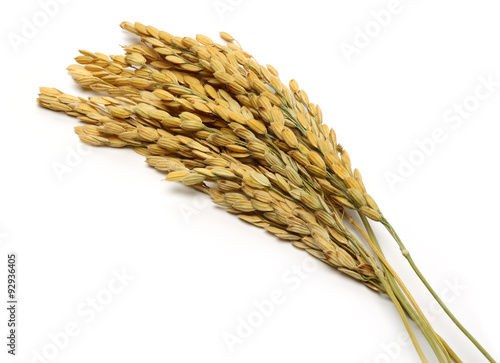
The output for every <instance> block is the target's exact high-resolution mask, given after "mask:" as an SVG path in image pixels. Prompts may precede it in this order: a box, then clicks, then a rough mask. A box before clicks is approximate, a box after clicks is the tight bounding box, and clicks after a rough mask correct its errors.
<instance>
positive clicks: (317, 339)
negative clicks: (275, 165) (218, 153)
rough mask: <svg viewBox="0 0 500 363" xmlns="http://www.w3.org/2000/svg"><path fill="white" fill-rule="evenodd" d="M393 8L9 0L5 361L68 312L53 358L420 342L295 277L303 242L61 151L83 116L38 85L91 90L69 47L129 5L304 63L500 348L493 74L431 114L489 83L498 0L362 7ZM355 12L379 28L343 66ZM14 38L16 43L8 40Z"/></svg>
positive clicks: (372, 186) (132, 168)
mask: <svg viewBox="0 0 500 363" xmlns="http://www.w3.org/2000/svg"><path fill="white" fill-rule="evenodd" d="M221 4H227V7H226V8H225V10H224V9H223V8H221V6H222V5H221ZM216 5H218V6H219V7H220V8H219V11H217V9H216ZM389 8H390V6H389V2H388V1H365V0H363V1H355V2H351V1H334V2H327V1H261V0H258V1H257V0H253V1H250V0H240V1H237V0H222V1H213V0H205V1H201V0H199V1H195V0H191V1H185V2H181V1H170V0H166V1H161V2H153V1H148V0H142V1H139V2H132V1H120V2H105V1H94V0H89V1H76V0H75V1H69V2H67V3H65V4H60V5H58V7H57V8H54V7H52V8H51V11H50V12H51V14H50V15H47V16H45V18H46V19H45V20H47V21H46V24H40V22H42V23H43V21H44V16H43V15H40V13H39V12H41V11H44V10H43V7H42V5H41V3H40V2H37V1H33V0H26V1H22V2H12V1H11V2H8V3H6V4H4V6H3V9H2V12H1V15H0V24H1V31H0V33H1V35H2V36H1V42H2V53H1V57H0V62H1V66H2V73H1V87H0V102H1V110H2V121H1V122H2V127H1V130H0V155H1V156H0V157H1V172H0V173H1V174H0V175H1V181H0V186H1V188H0V257H1V258H0V271H1V272H0V280H1V282H2V283H1V284H0V286H1V291H2V292H1V293H0V296H2V301H4V300H6V297H5V295H6V294H5V291H6V284H5V280H6V255H7V253H8V252H16V253H17V254H18V260H19V265H18V267H19V274H18V279H19V290H18V297H19V300H20V306H19V320H20V321H19V324H20V329H19V333H20V337H19V347H18V348H19V351H18V356H17V357H15V358H11V357H8V356H7V354H6V352H5V350H6V348H5V344H4V342H5V339H4V338H3V336H4V332H6V322H5V320H6V319H7V315H6V314H5V309H4V308H2V309H1V310H2V311H3V313H2V314H0V318H1V319H0V331H1V332H2V333H1V334H2V340H1V344H0V345H1V346H2V347H3V348H2V349H1V352H0V356H1V361H2V362H4V361H7V360H8V361H12V362H33V361H36V362H39V361H38V360H33V357H34V352H42V353H43V351H44V349H45V350H46V351H50V344H51V340H50V334H56V333H57V332H60V331H62V330H64V329H65V326H66V325H67V324H68V323H70V322H74V323H75V324H76V325H77V326H78V328H79V334H78V336H76V337H72V338H71V339H70V341H69V342H68V343H67V344H65V346H64V347H63V348H61V349H59V350H58V352H57V356H56V357H55V358H53V359H48V360H47V361H48V362H72V363H78V362H89V361H92V362H109V361H113V362H115V361H117V362H137V361H165V362H170V361H172V362H197V361H198V362H275V361H287V362H304V361H314V362H347V363H351V362H353V363H368V362H370V363H371V362H376V363H388V362H418V357H417V355H416V353H415V351H414V349H413V348H412V346H409V345H406V346H403V347H402V346H401V344H400V343H398V339H397V338H398V336H399V335H400V334H401V333H403V332H404V327H403V325H402V323H401V321H400V319H399V316H398V314H397V312H396V310H395V308H394V307H393V305H392V304H391V302H390V301H389V300H388V299H385V298H383V297H382V296H380V295H377V294H375V293H373V292H371V291H370V290H368V289H367V288H365V287H364V286H362V285H361V284H358V283H357V282H356V281H354V280H352V279H349V278H346V277H345V276H343V275H342V274H340V273H338V272H336V271H334V270H332V269H330V268H329V267H328V266H326V265H321V264H317V265H316V269H315V270H314V271H312V272H310V273H308V274H305V275H303V278H298V280H299V281H300V286H299V285H298V284H297V283H296V282H297V280H294V281H295V283H292V282H291V281H290V280H289V279H290V278H291V276H295V279H297V276H298V275H292V274H293V272H291V271H292V270H291V269H292V268H293V266H299V267H300V266H302V264H303V263H310V262H306V261H310V260H311V259H310V258H309V257H308V255H307V254H306V253H304V252H303V251H300V250H297V249H295V248H293V247H292V246H291V245H289V244H287V243H284V242H281V241H278V240H277V239H275V238H274V237H273V236H271V235H269V234H268V233H265V232H264V231H263V230H259V229H257V228H254V227H253V226H250V225H247V224H245V223H243V222H240V221H238V220H237V219H236V218H235V217H234V216H233V215H230V214H228V213H226V212H224V211H223V210H222V209H220V208H217V207H215V206H213V205H212V204H210V203H209V201H208V200H207V199H206V198H202V197H200V196H198V195H197V194H195V193H193V192H191V191H190V190H187V188H184V187H183V186H182V185H177V184H173V183H167V182H165V181H162V179H163V175H162V174H160V173H158V172H157V171H155V170H154V169H152V168H149V167H147V165H146V164H145V163H144V158H143V157H142V156H140V155H138V154H135V153H134V152H132V151H131V150H113V149H107V148H93V149H92V150H91V152H90V153H85V155H83V156H82V157H81V158H80V157H75V155H73V154H72V150H73V151H74V150H79V145H80V143H79V141H78V139H77V137H76V135H75V134H74V132H73V126H75V125H77V124H78V123H77V120H76V119H72V118H70V117H68V116H66V115H64V114H60V113H54V112H51V111H48V110H45V109H42V108H40V107H37V105H36V103H35V98H36V95H37V92H38V87H39V86H52V87H56V88H58V89H60V90H62V91H65V92H67V93H71V94H77V95H86V92H85V91H83V90H81V89H78V87H76V86H75V84H73V81H72V80H71V78H70V77H69V76H68V75H67V72H66V70H65V68H66V67H67V66H68V65H70V64H72V63H74V61H73V57H74V56H76V55H78V52H77V50H78V49H87V50H91V51H98V52H103V53H106V54H121V48H120V46H119V45H124V44H130V42H131V41H135V39H134V38H133V37H131V36H129V35H128V34H126V33H125V32H124V31H123V30H122V29H121V28H120V27H119V24H120V22H121V21H123V20H129V21H140V22H142V23H144V24H146V25H154V26H156V27H157V28H159V29H162V30H166V31H168V32H170V33H172V34H174V35H180V36H193V37H194V35H195V34H197V33H202V34H205V35H208V36H210V37H212V38H213V39H218V31H221V30H224V31H227V32H229V33H231V34H232V35H233V36H234V37H236V38H237V39H238V40H239V41H240V42H241V44H242V45H243V47H244V48H245V49H246V50H248V51H249V52H251V53H252V54H253V55H254V56H255V57H256V59H257V60H258V61H259V62H260V63H262V64H267V63H269V64H272V65H273V66H275V67H276V68H277V69H278V70H279V71H280V75H281V78H282V80H283V81H284V82H285V83H287V82H288V80H289V79H291V78H296V79H297V80H298V81H299V84H300V86H301V88H303V89H305V90H306V91H307V92H308V94H309V97H310V99H311V101H312V102H315V103H318V104H320V105H321V106H322V108H323V113H324V116H325V120H326V123H327V124H328V125H330V126H332V127H334V128H335V130H336V131H337V135H338V138H339V140H340V142H341V143H342V145H343V146H344V147H345V148H346V149H347V150H348V151H349V153H350V155H351V158H352V160H353V164H354V165H355V166H356V167H358V168H359V169H360V170H361V172H362V174H363V176H364V179H365V184H366V185H367V186H368V189H369V192H370V193H371V194H372V195H373V196H374V197H375V198H376V199H377V201H378V202H379V204H380V206H381V207H382V209H383V211H384V214H385V215H386V217H387V218H388V219H389V220H390V221H391V222H392V223H393V225H394V226H395V227H396V229H397V230H398V231H399V233H400V235H401V236H402V238H403V239H404V241H405V242H406V244H407V247H408V248H409V249H410V251H411V252H412V253H413V256H414V259H415V260H416V261H417V264H419V266H420V267H421V270H422V271H423V272H424V273H425V275H426V276H427V277H428V279H429V281H430V282H431V284H432V285H433V286H434V287H435V289H436V290H437V291H438V292H439V293H443V294H445V295H446V296H447V297H448V298H449V300H450V301H451V302H450V304H449V306H450V308H451V309H452V310H453V311H454V312H455V313H456V315H457V317H458V318H459V319H460V320H461V321H462V322H463V323H464V325H465V326H466V327H468V329H469V330H470V331H471V332H472V333H473V334H474V335H475V336H476V337H477V338H478V340H479V341H480V342H481V343H483V345H484V346H485V347H487V348H488V350H489V351H490V353H491V354H492V355H493V356H494V357H496V358H498V357H500V351H499V348H498V342H499V341H500V334H499V332H498V325H499V323H500V315H499V312H498V267H497V266H498V255H499V253H500V247H499V245H500V239H499V237H498V236H499V235H498V218H499V217H500V213H499V207H498V205H499V202H500V194H499V193H498V191H497V186H498V185H499V182H500V177H499V166H498V165H499V164H498V158H499V156H500V155H499V150H498V135H499V132H500V126H499V120H500V89H499V87H498V86H496V88H494V91H493V92H492V93H491V94H490V97H489V98H487V99H485V100H483V101H480V102H479V105H478V107H477V109H476V110H475V111H474V112H471V113H470V116H469V117H468V118H464V119H463V123H462V124H461V125H460V126H459V127H457V128H455V129H454V128H452V125H453V124H450V123H447V122H446V121H445V119H444V116H443V114H444V113H445V112H447V110H448V109H450V108H452V107H453V106H454V105H455V104H458V105H459V104H462V103H463V101H464V99H466V97H469V100H471V98H470V97H474V92H475V89H476V87H477V86H478V85H479V84H480V83H479V82H480V81H479V77H483V78H485V79H487V78H488V77H491V78H492V79H494V80H497V81H500V41H499V40H500V39H499V37H500V22H499V21H498V14H499V10H500V8H499V6H498V3H497V2H496V1H493V0H476V1H451V0H447V1H439V2H435V1H430V0H419V1H409V0H401V2H400V3H399V6H397V10H399V13H397V14H393V15H392V16H391V18H390V19H389V20H388V21H387V24H385V25H386V26H385V27H383V28H382V29H380V32H379V34H374V33H373V32H375V33H377V28H376V25H373V21H374V20H373V19H374V15H373V13H372V11H375V12H378V13H379V12H380V11H384V10H387V9H389ZM391 9H392V8H391ZM45 11H46V10H45ZM34 18H35V19H34ZM26 21H28V22H32V21H38V23H39V26H37V32H36V34H24V35H23V24H25V22H26ZM366 26H368V28H370V27H372V28H370V29H371V31H372V33H371V34H372V36H370V37H369V39H368V41H366V39H365V44H364V48H358V52H357V53H356V54H354V55H353V56H352V57H351V61H350V62H349V61H348V59H347V57H346V56H345V54H344V53H343V52H342V48H341V45H342V44H343V42H344V43H346V44H347V43H348V44H351V45H354V38H355V36H356V34H358V30H357V29H358V28H359V29H361V31H363V32H365V28H366ZM24 30H25V31H26V29H24ZM26 35H28V36H29V39H28V37H27V36H26ZM14 36H17V37H23V38H24V39H25V42H23V43H22V44H19V45H18V46H14V45H13V43H12V41H11V39H12V38H13V37H14ZM358 37H359V35H358ZM17 39H18V40H19V38H17ZM358 45H359V44H358ZM344 46H345V44H344ZM471 102H473V100H472V101H471ZM437 128H440V129H442V130H443V132H444V133H445V137H446V141H445V142H442V143H440V144H438V145H436V147H435V150H433V151H432V152H431V153H429V155H428V156H426V157H425V160H423V162H422V163H421V165H419V166H417V167H415V169H414V170H413V171H412V172H408V173H407V174H408V175H406V176H405V178H404V182H401V183H398V184H397V185H396V186H395V187H394V188H391V187H390V186H389V183H388V182H387V180H386V175H387V173H388V172H392V173H398V166H399V165H400V164H401V160H402V159H405V160H408V159H409V157H410V155H417V154H415V151H416V150H418V147H417V146H416V141H417V140H423V139H426V138H429V137H431V135H432V133H433V131H434V130H435V129H437ZM417 152H418V151H417ZM412 153H413V154H412ZM401 158H402V159H401ZM68 160H69V162H70V164H71V166H70V169H71V172H67V173H65V174H64V175H63V176H62V178H58V176H57V174H56V172H55V171H54V166H55V165H56V166H57V165H59V166H60V165H61V164H66V163H67V162H68ZM376 231H377V232H378V233H379V234H380V235H381V236H382V237H381V240H382V244H383V246H384V248H385V249H386V251H387V254H388V256H389V258H390V261H391V262H392V263H393V265H394V266H395V267H396V269H397V270H398V271H399V272H400V274H401V276H402V277H403V278H404V280H405V281H407V282H408V285H409V286H410V288H411V289H412V291H413V292H414V294H415V296H416V297H417V299H418V301H419V302H420V303H421V306H422V307H423V308H424V309H426V310H430V311H431V312H430V313H429V316H430V317H431V318H432V322H433V324H434V326H435V328H436V330H437V331H438V332H439V333H440V334H442V336H443V337H444V338H445V339H446V340H447V341H448V343H449V344H450V345H451V346H452V347H453V348H454V349H455V350H456V352H457V353H458V354H459V356H461V357H462V359H463V361H464V362H467V363H470V362H474V363H476V362H483V361H484V362H485V361H486V360H485V359H484V358H482V357H481V355H480V353H478V352H477V350H476V349H475V348H474V347H473V346H472V344H470V343H469V342H468V341H467V340H466V338H464V337H463V336H462V335H461V333H460V332H459V331H458V329H456V328H455V327H454V326H453V325H452V324H451V323H450V322H449V320H448V319H447V317H446V316H445V314H444V313H441V312H437V313H436V312H432V308H431V309H429V307H431V306H432V303H431V302H432V299H431V297H430V296H429V294H428V293H426V291H425V289H424V288H422V286H421V285H419V283H418V280H417V279H416V278H415V277H414V275H413V274H412V272H411V270H410V269H409V268H408V267H407V265H406V263H405V261H404V259H403V258H401V257H400V254H399V252H398V250H397V248H395V246H394V243H393V242H392V240H391V239H390V237H389V236H388V235H387V234H386V233H385V232H384V231H383V230H382V229H381V228H378V226H377V228H376ZM122 269H125V271H126V272H127V273H128V274H129V275H131V276H133V277H134V279H133V280H132V281H130V282H129V283H128V286H126V287H125V288H124V289H123V291H121V292H120V293H117V294H115V295H113V296H112V301H111V302H110V303H109V304H108V305H106V306H105V307H104V309H103V311H101V312H98V313H97V314H96V315H95V319H94V320H93V321H91V322H90V323H87V322H86V321H85V319H84V317H82V316H81V314H79V313H78V312H77V307H78V306H81V304H82V303H84V304H85V302H86V301H87V298H89V297H95V296H96V295H98V294H105V293H104V292H102V291H101V290H102V289H104V288H106V286H107V284H108V282H109V281H112V279H113V274H112V271H113V270H115V271H122ZM287 278H288V280H287ZM456 283H458V284H459V285H460V286H461V287H460V288H459V289H458V290H456V291H455V292H454V293H453V292H451V293H450V291H452V290H450V289H449V286H450V285H453V284H456ZM464 286H465V287H464ZM296 287H298V288H296ZM294 288H296V289H294ZM273 290H280V291H281V292H282V293H283V295H284V299H285V302H284V303H283V304H280V305H278V306H276V307H275V310H274V312H273V314H271V316H269V317H266V318H265V320H264V322H263V323H262V324H261V325H260V326H259V327H257V328H256V329H255V330H254V331H253V332H252V334H251V335H250V337H248V338H247V339H245V340H244V341H243V343H241V344H238V345H236V346H235V347H234V351H233V352H232V353H231V352H230V351H229V349H228V347H227V345H226V343H225V342H224V339H223V334H224V333H232V334H235V333H236V329H237V327H238V319H239V318H241V319H244V320H245V319H247V318H248V316H249V314H251V313H252V312H255V311H256V308H255V307H254V301H262V300H264V299H269V297H270V295H271V293H272V292H273ZM102 296H104V295H102ZM1 306H2V307H3V306H4V302H2V303H1ZM384 346H385V347H386V349H389V351H385V350H384ZM424 346H425V345H424ZM47 347H49V348H47ZM388 347H389V348H388ZM47 349H48V350H47ZM425 349H426V351H428V349H427V347H426V346H425ZM431 361H432V360H431Z"/></svg>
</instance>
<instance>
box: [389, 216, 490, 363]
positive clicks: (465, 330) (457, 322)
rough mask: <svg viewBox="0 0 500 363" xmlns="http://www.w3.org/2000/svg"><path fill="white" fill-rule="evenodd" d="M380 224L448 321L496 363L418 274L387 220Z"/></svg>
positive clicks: (487, 357) (418, 271) (419, 273)
mask: <svg viewBox="0 0 500 363" xmlns="http://www.w3.org/2000/svg"><path fill="white" fill-rule="evenodd" d="M380 222H381V223H382V224H383V225H384V226H385V228H386V229H387V230H388V231H389V233H390V234H391V236H392V237H393V238H394V240H395V241H396V243H397V244H398V245H399V248H400V249H401V253H402V254H403V256H404V257H405V258H406V259H407V260H408V263H409V264H410V266H411V267H412V268H413V271H415V273H416V274H417V276H418V277H419V279H420V281H422V283H423V284H424V285H425V287H426V288H427V290H428V291H429V292H430V293H431V295H432V296H433V297H434V299H435V300H436V301H437V302H438V304H439V305H440V306H441V308H442V309H443V310H444V311H445V313H446V314H447V315H448V316H449V317H450V319H451V320H452V321H453V322H454V323H455V325H456V326H457V327H458V328H459V329H460V330H461V331H462V333H464V334H465V335H466V336H467V338H469V340H470V341H471V342H472V343H473V344H474V345H475V346H476V348H477V349H479V351H480V352H481V353H482V354H483V355H484V356H485V357H486V359H488V361H490V362H491V363H496V361H495V360H494V359H493V357H492V356H491V355H490V354H489V353H488V352H487V351H486V349H484V348H483V347H482V346H481V344H479V342H478V341H477V340H476V339H475V338H474V337H473V336H472V334H471V333H469V332H468V331H467V329H465V327H464V326H463V325H462V324H461V323H460V322H459V321H458V319H457V318H456V317H455V316H454V315H453V314H452V312H451V311H450V309H448V307H447V306H446V305H445V304H444V303H443V301H442V300H441V298H440V297H439V295H438V294H437V293H436V292H435V291H434V289H433V288H432V287H431V285H430V284H429V282H428V281H427V279H426V278H425V277H424V275H423V274H422V273H421V272H420V270H419V268H418V267H417V265H416V264H415V262H414V261H413V258H412V257H411V255H410V252H409V251H408V250H407V249H406V247H405V245H404V244H403V242H402V241H401V239H400V238H399V236H398V234H397V233H396V231H395V230H394V228H393V227H392V226H391V224H390V223H389V222H388V221H387V219H385V218H383V217H382V219H381V220H380Z"/></svg>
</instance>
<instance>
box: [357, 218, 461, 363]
mask: <svg viewBox="0 0 500 363" xmlns="http://www.w3.org/2000/svg"><path fill="white" fill-rule="evenodd" d="M359 216H360V218H361V220H362V222H363V225H364V226H365V229H366V231H367V232H368V236H369V237H370V240H371V241H372V242H373V244H374V246H375V247H376V248H377V250H378V251H379V252H380V253H381V254H382V249H381V247H380V244H379V243H378V240H377V237H376V236H375V233H374V231H373V229H372V227H371V226H370V223H369V222H368V220H367V218H366V217H365V215H364V214H362V213H359ZM382 265H383V266H384V270H385V274H386V276H387V278H388V280H389V285H390V286H391V288H392V289H393V291H394V293H395V294H396V295H397V296H398V299H399V301H400V302H401V304H402V305H403V306H404V307H405V310H406V312H407V313H408V315H410V317H411V318H412V320H413V321H414V322H415V323H416V324H417V325H418V327H419V328H420V330H421V331H422V333H423V334H424V336H425V338H426V339H427V341H428V342H429V345H430V346H431V348H432V350H433V351H434V353H435V354H436V357H437V358H438V360H439V362H451V360H450V357H449V355H448V352H447V350H446V348H445V347H444V346H443V345H442V343H441V341H440V338H438V336H437V334H436V333H435V332H434V331H433V330H431V328H430V327H429V326H428V325H427V324H426V322H425V321H424V319H423V318H422V317H421V316H420V315H419V314H417V313H416V312H415V310H414V309H413V307H412V306H411V305H410V303H409V302H408V301H407V299H406V297H405V296H404V294H403V292H402V291H401V289H400V288H399V286H398V285H397V283H396V281H395V279H394V277H393V276H392V274H391V272H390V271H389V270H388V269H387V268H386V267H385V265H384V264H382Z"/></svg>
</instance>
